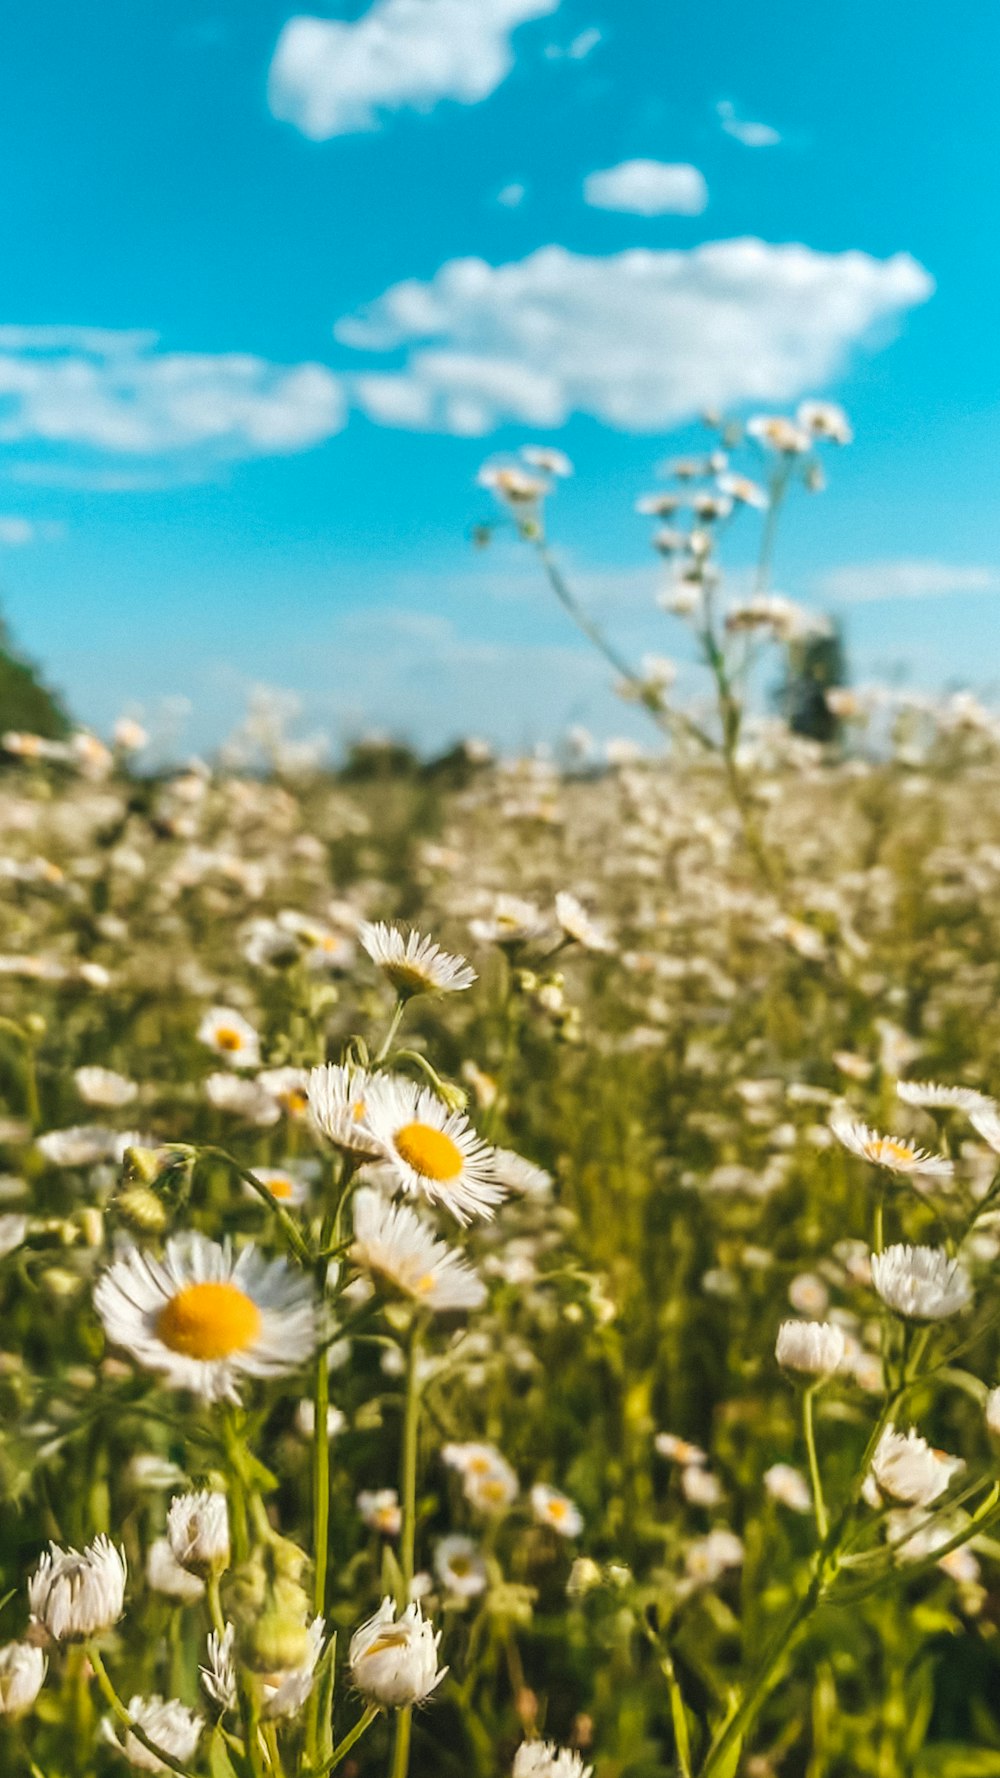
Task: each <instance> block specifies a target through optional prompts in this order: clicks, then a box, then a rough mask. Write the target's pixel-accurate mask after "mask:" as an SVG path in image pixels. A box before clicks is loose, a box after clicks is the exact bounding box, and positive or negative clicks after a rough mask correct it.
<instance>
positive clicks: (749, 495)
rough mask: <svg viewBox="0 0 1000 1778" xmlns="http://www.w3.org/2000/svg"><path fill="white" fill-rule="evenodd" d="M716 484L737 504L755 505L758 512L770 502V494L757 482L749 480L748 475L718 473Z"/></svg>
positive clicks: (763, 509)
mask: <svg viewBox="0 0 1000 1778" xmlns="http://www.w3.org/2000/svg"><path fill="white" fill-rule="evenodd" d="M717 486H718V488H719V490H720V492H721V493H723V494H728V496H729V498H730V500H735V501H736V503H737V505H739V506H755V507H756V508H757V510H758V512H764V511H765V510H766V509H767V507H769V506H770V504H771V498H770V495H769V494H768V493H767V490H766V489H765V488H762V487H761V486H760V483H759V482H755V481H751V479H750V477H749V476H748V475H735V474H731V473H730V474H724V475H720V476H719V479H718V483H717Z"/></svg>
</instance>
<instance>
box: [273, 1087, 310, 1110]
mask: <svg viewBox="0 0 1000 1778" xmlns="http://www.w3.org/2000/svg"><path fill="white" fill-rule="evenodd" d="M278 1104H279V1105H283V1106H284V1108H285V1110H286V1111H290V1112H292V1114H293V1115H295V1114H297V1113H298V1112H300V1111H305V1109H306V1106H307V1105H308V1104H309V1098H308V1095H307V1094H306V1093H305V1092H304V1091H303V1089H302V1088H301V1087H289V1088H288V1090H287V1092H284V1093H279V1094H278Z"/></svg>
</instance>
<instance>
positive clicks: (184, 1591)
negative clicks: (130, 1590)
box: [146, 1537, 205, 1605]
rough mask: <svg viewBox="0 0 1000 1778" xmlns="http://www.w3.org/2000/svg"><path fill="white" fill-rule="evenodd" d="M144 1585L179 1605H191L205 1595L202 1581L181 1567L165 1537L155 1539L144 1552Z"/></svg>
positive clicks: (168, 1540)
mask: <svg viewBox="0 0 1000 1778" xmlns="http://www.w3.org/2000/svg"><path fill="white" fill-rule="evenodd" d="M146 1585H147V1586H148V1587H151V1588H152V1590H153V1592H154V1593H162V1594H163V1596H164V1598H165V1599H176V1600H177V1601H178V1602H179V1603H180V1604H181V1605H191V1604H193V1603H194V1601H195V1600H196V1599H201V1598H203V1597H204V1594H205V1583H204V1581H203V1580H199V1578H198V1576H197V1575H196V1574H189V1573H188V1570H187V1569H186V1568H182V1567H181V1565H180V1563H179V1562H178V1560H177V1557H176V1556H175V1555H174V1552H173V1550H172V1549H171V1547H170V1539H169V1538H167V1537H155V1538H154V1539H153V1541H152V1543H151V1544H150V1546H149V1549H148V1550H147V1552H146Z"/></svg>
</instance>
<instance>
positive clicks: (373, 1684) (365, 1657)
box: [350, 1599, 447, 1709]
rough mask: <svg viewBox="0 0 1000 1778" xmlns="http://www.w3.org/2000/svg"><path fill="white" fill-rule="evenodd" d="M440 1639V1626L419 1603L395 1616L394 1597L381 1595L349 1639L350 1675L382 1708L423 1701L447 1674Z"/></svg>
mask: <svg viewBox="0 0 1000 1778" xmlns="http://www.w3.org/2000/svg"><path fill="white" fill-rule="evenodd" d="M440 1640H441V1632H440V1630H439V1631H437V1633H435V1631H434V1627H433V1625H432V1624H429V1623H427V1622H426V1621H425V1619H424V1617H423V1614H422V1613H421V1610H420V1606H419V1605H418V1604H414V1605H408V1606H407V1607H406V1610H405V1611H404V1612H403V1614H402V1616H401V1617H400V1618H398V1619H397V1617H396V1607H395V1605H394V1604H393V1602H392V1600H391V1599H383V1601H382V1603H381V1605H380V1606H379V1608H378V1611H377V1612H376V1613H375V1616H374V1617H373V1618H369V1620H368V1622H367V1623H366V1624H362V1626H361V1628H360V1630H356V1631H355V1632H354V1635H353V1636H352V1638H351V1650H350V1667H351V1678H352V1680H353V1681H354V1684H355V1685H356V1686H357V1688H358V1690H359V1692H361V1694H362V1696H363V1697H365V1698H367V1699H368V1700H369V1702H371V1703H373V1704H379V1705H381V1706H383V1708H387V1709H393V1708H397V1709H398V1708H401V1707H402V1706H403V1705H406V1704H419V1703H421V1702H422V1701H423V1699H424V1698H427V1697H429V1696H430V1694H431V1692H432V1691H433V1690H434V1688H435V1686H437V1685H439V1684H440V1683H441V1680H442V1679H443V1678H444V1676H445V1673H446V1672H447V1668H445V1667H441V1668H439V1667H438V1664H437V1650H438V1643H439V1642H440Z"/></svg>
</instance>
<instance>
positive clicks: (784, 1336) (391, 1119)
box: [0, 404, 1000, 1778]
mask: <svg viewBox="0 0 1000 1778" xmlns="http://www.w3.org/2000/svg"><path fill="white" fill-rule="evenodd" d="M716 440H717V442H715V443H713V445H712V448H711V449H710V450H709V451H708V452H707V453H706V456H705V458H704V459H703V460H702V459H698V460H696V461H694V460H693V461H691V462H685V463H680V464H676V465H674V472H673V477H672V480H671V482H670V484H669V487H668V488H667V489H666V490H665V491H664V492H662V493H660V494H656V495H652V496H650V497H649V498H648V499H647V500H644V501H642V502H641V503H640V505H641V508H642V510H643V512H644V513H646V514H648V515H649V516H651V517H652V518H653V519H655V520H656V521H658V522H659V523H661V524H662V525H663V526H664V527H665V528H664V529H662V530H660V531H658V532H657V534H656V539H655V541H656V547H657V549H658V551H659V552H660V554H661V555H662V556H663V557H664V561H665V563H666V568H665V573H666V574H667V576H668V578H667V581H666V584H665V590H664V593H663V596H662V601H661V602H662V603H663V605H664V606H665V608H666V612H667V618H669V619H670V620H672V621H673V622H675V623H683V624H686V625H687V626H688V627H689V630H690V633H691V635H692V637H693V639H694V643H695V645H696V647H697V649H698V650H699V653H700V657H701V659H702V661H703V664H704V667H705V670H706V683H707V684H708V685H709V686H710V687H711V690H712V698H711V700H708V699H706V701H705V702H704V703H703V704H702V705H698V706H691V705H684V704H681V703H679V702H675V701H674V700H673V697H672V680H673V669H672V666H671V663H670V661H669V660H664V659H659V658H657V659H656V660H652V661H649V660H647V661H645V662H642V663H640V664H639V665H637V666H634V667H633V666H632V665H631V664H630V663H629V662H628V661H626V660H625V659H623V658H622V657H621V655H620V654H619V652H618V649H617V646H616V644H615V642H614V641H613V639H609V637H607V636H605V634H604V632H603V631H602V630H600V629H598V628H597V627H596V626H595V624H594V623H593V621H592V619H591V618H590V616H589V615H588V614H587V612H586V611H584V610H583V609H582V608H581V607H580V605H579V604H578V602H577V600H576V597H575V595H574V592H573V590H572V588H571V586H570V585H569V584H568V582H567V581H566V579H565V578H564V576H563V573H562V571H561V569H560V565H559V561H558V558H557V556H556V555H555V554H554V553H553V552H552V550H551V547H550V544H549V541H548V536H547V526H546V510H547V506H548V503H549V501H550V497H551V494H552V490H553V488H554V487H555V485H556V484H557V482H558V479H559V477H560V476H561V475H563V474H564V473H566V472H567V471H568V469H569V465H568V464H566V463H565V461H564V460H563V459H562V458H560V457H559V456H558V454H556V453H552V452H547V451H539V450H535V451H531V450H529V451H526V452H525V453H524V454H523V457H522V458H520V459H519V460H517V461H516V462H515V461H510V462H500V463H491V464H489V465H487V467H486V469H485V470H484V473H483V480H484V483H485V485H486V486H487V487H488V488H489V489H491V490H493V492H494V493H495V494H496V496H497V498H498V501H499V509H498V510H499V515H500V516H499V522H503V523H511V524H512V525H513V526H514V527H515V529H516V531H517V532H518V533H519V535H520V537H521V538H522V540H523V542H524V545H525V547H526V548H528V549H532V550H534V551H535V552H536V553H537V555H538V557H539V567H540V571H541V573H542V574H543V575H544V576H545V577H547V579H548V582H549V584H550V586H551V588H552V590H553V592H554V593H555V594H556V596H557V597H558V598H559V600H560V601H561V603H562V604H563V605H564V606H565V607H566V610H567V614H568V616H569V617H570V618H572V619H573V621H574V622H576V623H577V624H578V625H579V626H580V627H581V628H582V629H583V630H584V631H585V633H586V634H587V635H588V636H589V637H590V639H591V641H592V642H593V643H594V644H595V646H596V647H598V648H599V649H600V650H601V652H602V653H603V654H604V655H605V656H606V657H607V658H608V659H609V662H610V664H611V665H612V666H613V669H614V671H615V674H616V676H617V678H618V680H619V682H620V686H621V689H622V690H623V693H624V694H625V695H626V696H627V697H629V698H630V699H631V700H632V701H633V702H638V703H639V704H640V705H642V706H643V707H644V708H645V709H646V710H647V711H648V714H649V717H650V722H651V735H652V737H653V745H652V746H651V748H650V750H649V751H646V752H642V751H640V750H639V749H637V748H635V747H634V746H626V745H625V744H620V745H618V746H616V747H613V748H612V749H610V750H609V757H607V758H605V759H601V760H600V761H599V762H598V761H597V760H596V758H594V757H592V756H591V755H589V754H588V752H587V741H586V737H581V736H575V737H572V739H571V743H568V744H567V746H566V748H565V749H563V750H562V752H561V753H559V754H554V755H553V756H552V757H533V758H529V759H523V760H514V761H507V762H503V761H501V762H496V761H494V760H492V759H491V758H490V757H489V756H488V754H487V753H486V752H485V751H484V750H483V749H481V748H474V747H470V748H468V749H466V750H464V751H459V752H457V753H456V754H455V755H453V756H451V757H450V758H449V760H448V761H447V762H443V764H442V766H441V768H440V769H437V770H431V769H429V768H424V769H422V768H418V767H416V766H415V765H412V764H410V765H407V764H406V763H405V762H404V763H402V764H400V763H399V762H398V761H394V759H393V757H392V756H389V755H386V756H385V758H381V757H380V755H379V754H378V751H377V750H375V749H370V750H369V751H368V753H367V755H366V756H365V757H364V759H363V760H362V759H360V757H359V760H357V761H356V762H355V769H354V770H353V771H351V772H345V773H342V774H339V775H338V774H333V773H330V772H324V771H321V770H318V769H315V770H304V769H302V768H303V761H302V760H301V759H295V760H290V759H287V758H284V757H282V755H281V750H280V748H277V749H276V751H275V757H274V758H273V759H272V761H271V762H270V766H269V769H268V770H266V771H256V772H250V771H240V770H238V769H236V768H234V767H230V768H227V769H218V770H211V769H209V768H208V767H205V766H202V765H200V764H194V765H191V766H186V767H184V768H183V769H182V768H178V769H177V770H174V771H171V772H161V773H158V774H150V773H145V774H144V773H143V772H141V771H140V770H137V769H136V768H135V765H134V763H133V761H132V750H133V749H134V748H135V747H136V746H137V745H138V744H139V742H140V741H141V735H140V734H139V733H138V732H137V731H136V730H135V726H134V725H132V726H131V727H128V726H126V727H124V728H122V729H121V730H120V732H119V734H118V736H117V738H116V742H115V745H114V746H113V747H110V748H106V747H104V746H103V745H102V744H101V743H100V742H99V741H97V740H96V739H95V738H94V737H91V736H87V735H83V734H79V735H76V736H73V737H71V738H70V739H68V740H66V741H43V740H41V739H39V738H38V737H35V736H31V735H24V734H18V735H7V736H6V737H5V742H4V746H5V764H4V767H3V771H2V776H0V822H2V830H3V837H2V841H0V874H2V877H3V905H4V933H3V939H2V954H0V985H2V1002H0V1004H2V1016H0V1146H2V1153H0V1199H2V1204H0V1253H2V1259H0V1348H2V1349H0V1403H2V1414H3V1438H2V1442H0V1570H2V1571H0V1610H2V1613H3V1620H2V1624H0V1633H2V1643H0V1773H2V1774H3V1778H7V1775H8V1774H9V1775H10V1778H90V1775H91V1774H97V1775H100V1778H106V1775H111V1774H113V1773H115V1772H121V1771H124V1770H126V1769H127V1767H128V1766H131V1767H132V1768H133V1769H136V1770H138V1771H146V1772H161V1771H169V1772H173V1773H178V1774H181V1775H182V1778H184V1775H186V1778H325V1775H326V1774H327V1773H333V1772H337V1773H341V1774H343V1775H344V1778H351V1775H354V1778H369V1775H376V1774H377V1775H379V1778H381V1775H383V1774H384V1775H385V1778H405V1775H406V1774H407V1773H412V1774H414V1778H450V1775H452V1774H453V1775H454V1778H508V1775H511V1774H513V1778H585V1775H588V1774H591V1773H592V1774H593V1775H594V1778H667V1775H671V1778H733V1775H734V1774H736V1773H739V1772H742V1773H745V1774H747V1778H768V1775H770V1774H787V1775H788V1778H854V1775H860V1774H866V1775H871V1778H908V1775H910V1774H915V1775H916V1778H976V1775H977V1774H990V1773H1000V1638H998V1634H997V1631H998V1624H1000V1541H998V1540H997V1538H996V1537H995V1535H994V1531H995V1527H996V1524H997V1521H998V1520H1000V1470H998V1454H1000V1389H998V1388H997V1387H996V1386H997V1384H998V1383H1000V1341H998V1324H1000V1292H998V1289H997V1285H996V1282H995V1279H996V1273H997V1262H998V1258H1000V1188H998V1185H997V1178H998V1168H1000V1160H998V1156H1000V1103H998V1102H997V1101H996V1100H995V1099H994V1098H993V1097H992V1096H991V1095H992V1094H993V1093H994V1092H996V1093H1000V1074H998V1070H997V1065H996V1061H995V1057H996V1054H997V1051H998V1046H1000V996H998V977H1000V963H998V957H1000V806H998V805H997V799H996V794H995V785H996V782H997V771H998V766H1000V731H998V729H997V727H996V726H995V724H994V723H993V721H992V719H991V718H990V717H989V715H988V714H987V713H986V712H985V711H983V710H981V709H980V708H979V706H978V705H976V704H974V703H972V702H971V701H970V700H968V699H958V700H951V701H950V702H948V703H944V704H941V705H940V706H935V705H933V704H932V703H930V702H927V701H924V702H919V703H918V702H917V701H914V700H910V701H905V700H901V699H900V698H898V697H889V696H888V695H883V694H877V693H875V692H874V691H873V692H871V693H867V694H859V693H849V692H847V691H846V690H844V688H843V687H838V686H836V685H829V686H827V687H826V689H825V690H824V688H823V685H822V683H821V682H819V693H818V695H819V698H820V702H821V703H822V706H823V710H824V711H825V713H826V715H827V716H828V717H829V718H830V721H829V724H828V725H827V727H826V728H825V729H823V727H822V725H820V729H819V731H817V729H816V725H815V724H812V725H811V729H810V725H807V724H804V723H802V722H801V721H800V722H798V723H796V722H794V721H793V722H792V723H791V724H790V723H789V722H787V721H785V720H784V719H783V718H781V717H773V718H767V719H764V718H762V717H761V716H760V715H759V714H758V715H757V716H754V714H753V712H752V709H751V708H750V700H749V695H748V689H747V688H748V686H750V685H751V684H752V682H753V674H754V670H755V658H756V656H757V654H758V652H759V651H760V650H762V649H768V650H771V651H773V652H774V654H775V655H776V656H779V657H783V658H785V659H786V662H788V663H789V670H790V671H791V672H795V671H797V670H799V671H800V670H801V665H802V662H801V651H802V649H803V648H804V647H805V644H806V643H807V642H809V641H810V640H811V639H815V638H816V637H817V636H821V635H822V626H821V625H819V624H818V622H817V619H816V618H815V616H814V615H813V614H810V613H807V612H805V611H803V610H801V609H800V608H798V607H796V606H795V605H793V604H792V603H791V601H789V600H787V599H783V598H781V597H780V596H778V595H776V594H775V593H773V592H772V591H771V588H770V563H771V556H772V553H773V548H774V538H775V531H776V524H777V517H778V514H779V512H780V508H781V505H782V503H783V501H784V500H785V499H786V498H787V497H788V496H789V495H791V494H792V493H793V491H794V490H795V487H796V486H797V485H801V486H803V487H804V488H805V489H806V490H810V489H812V490H815V489H816V488H818V486H819V485H820V483H821V478H822V474H823V469H822V455H821V453H822V452H823V451H829V450H835V449H836V448H838V446H840V445H842V444H846V443H847V442H848V441H849V429H848V427H847V422H846V420H845V419H844V416H843V415H842V414H841V413H840V411H839V410H838V409H834V408H832V407H829V406H825V405H823V404H805V405H804V407H803V408H802V409H801V410H800V411H799V413H798V414H797V415H796V416H795V417H794V418H790V419H789V418H784V417H781V416H774V417H767V418H764V419H762V420H761V421H760V422H759V423H757V424H756V425H753V424H752V425H751V426H750V428H749V429H748V436H747V437H746V438H743V437H742V435H740V436H739V437H737V435H736V433H735V431H734V429H732V428H729V427H727V426H726V425H725V424H723V423H720V424H719V426H718V427H717V429H716ZM751 450H757V452H758V459H759V463H760V465H761V467H760V469H759V471H758V472H757V474H751V473H749V472H748V471H747V472H745V470H744V467H743V466H742V463H741V462H740V461H739V458H740V454H741V453H746V452H749V451H751ZM743 519H746V520H747V522H752V523H757V524H758V525H759V526H760V528H761V555H760V567H759V570H758V575H757V581H756V585H755V587H754V588H753V589H752V590H751V591H750V592H749V593H747V594H745V595H744V596H743V597H741V598H740V599H734V598H731V597H729V596H728V595H727V593H726V590H725V584H724V581H723V580H722V578H721V571H720V556H721V553H722V551H723V549H724V543H725V532H726V527H727V526H728V525H729V524H730V523H732V522H738V521H739V522H742V520H743ZM492 523H493V520H491V521H490V523H489V525H484V527H483V534H482V537H481V538H480V541H487V540H488V535H489V530H490V528H491V526H492ZM667 618H665V622H666V621H667ZM797 650H798V651H800V655H799V657H798V666H796V660H797V656H796V651H797ZM807 729H808V730H810V732H807ZM293 766H294V768H295V769H294V770H293V769H292V768H293Z"/></svg>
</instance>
